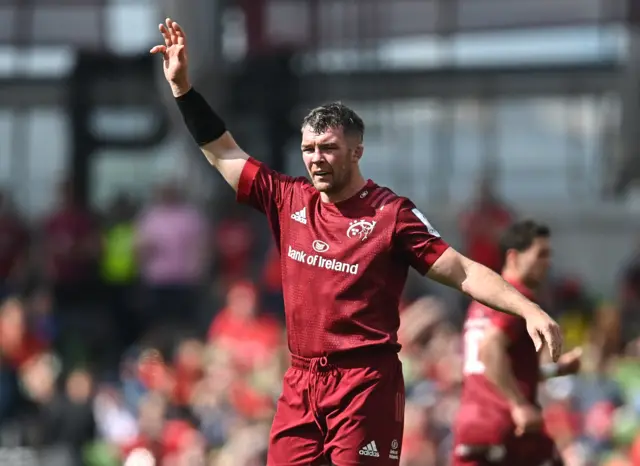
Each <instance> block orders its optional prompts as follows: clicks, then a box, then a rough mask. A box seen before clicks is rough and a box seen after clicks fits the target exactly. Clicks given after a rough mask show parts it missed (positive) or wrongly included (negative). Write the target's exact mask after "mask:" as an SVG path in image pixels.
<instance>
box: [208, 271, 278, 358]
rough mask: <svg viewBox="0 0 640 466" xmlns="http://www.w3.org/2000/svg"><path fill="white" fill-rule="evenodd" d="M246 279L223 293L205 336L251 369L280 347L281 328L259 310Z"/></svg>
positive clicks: (255, 293) (252, 288)
mask: <svg viewBox="0 0 640 466" xmlns="http://www.w3.org/2000/svg"><path fill="white" fill-rule="evenodd" d="M257 300H258V296H257V290H256V288H255V286H254V285H253V284H252V283H250V282H238V283H235V284H233V285H232V286H231V288H230V289H229V291H228V293H227V305H226V307H225V308H224V309H223V310H222V311H221V312H220V313H219V314H218V315H217V316H216V317H215V319H214V320H213V322H212V324H211V327H210V328H209V334H208V340H209V343H210V344H211V345H213V346H214V347H215V348H216V350H218V351H223V352H225V353H227V354H229V355H230V357H231V358H232V359H233V360H234V362H235V363H236V364H238V365H239V367H242V368H247V369H254V368H257V367H260V366H261V365H263V364H266V363H269V362H270V361H271V360H272V359H273V358H274V357H276V354H277V353H276V352H277V350H279V348H280V344H281V342H282V336H283V331H282V329H281V328H280V325H279V324H278V323H277V322H276V321H275V320H274V319H272V318H271V317H269V316H266V315H264V314H261V313H260V311H259V309H258V301H257Z"/></svg>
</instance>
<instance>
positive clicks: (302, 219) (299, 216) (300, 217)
mask: <svg viewBox="0 0 640 466" xmlns="http://www.w3.org/2000/svg"><path fill="white" fill-rule="evenodd" d="M291 218H292V219H294V220H295V221H296V222H299V223H303V224H304V225H306V224H307V208H306V207H303V208H302V210H299V211H298V212H295V213H293V214H291Z"/></svg>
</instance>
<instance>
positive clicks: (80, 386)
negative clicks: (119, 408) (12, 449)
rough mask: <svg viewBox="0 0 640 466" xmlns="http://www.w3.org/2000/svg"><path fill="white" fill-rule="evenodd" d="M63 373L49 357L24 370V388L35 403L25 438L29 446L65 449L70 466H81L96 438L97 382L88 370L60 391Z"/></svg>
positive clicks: (26, 419) (71, 378) (35, 360)
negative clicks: (94, 397)
mask: <svg viewBox="0 0 640 466" xmlns="http://www.w3.org/2000/svg"><path fill="white" fill-rule="evenodd" d="M59 371H60V370H59V363H58V361H57V360H56V359H55V358H54V357H53V356H52V355H47V354H42V355H39V356H36V357H33V358H32V359H30V360H29V362H28V363H27V364H26V365H25V366H24V368H23V369H22V371H21V373H22V383H23V387H24V390H25V392H26V394H27V396H28V398H29V399H30V400H31V403H32V404H31V407H30V408H29V409H27V410H25V411H23V413H22V417H21V420H22V428H23V434H22V435H23V438H24V439H25V440H26V442H27V445H32V446H37V447H41V448H56V447H57V448H62V449H63V450H64V451H66V452H67V455H68V456H69V459H70V460H71V461H72V462H71V463H68V464H69V466H76V465H78V466H81V465H82V464H83V458H82V453H83V449H84V447H85V446H86V445H88V444H89V443H90V442H91V441H92V440H93V439H94V437H95V434H96V431H95V422H94V418H93V411H92V408H91V403H92V401H91V400H92V395H93V380H92V378H91V376H90V375H89V374H88V373H87V372H86V371H84V370H76V371H72V372H71V373H70V375H69V376H68V378H67V380H66V384H65V388H64V391H60V390H58V389H57V388H56V379H57V377H58V374H59Z"/></svg>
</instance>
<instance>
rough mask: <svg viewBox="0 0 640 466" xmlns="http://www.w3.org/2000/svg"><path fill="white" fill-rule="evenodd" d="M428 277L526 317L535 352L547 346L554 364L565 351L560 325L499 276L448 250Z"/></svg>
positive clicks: (503, 309) (437, 261) (496, 306)
mask: <svg viewBox="0 0 640 466" xmlns="http://www.w3.org/2000/svg"><path fill="white" fill-rule="evenodd" d="M427 275H428V276H429V278H432V279H433V280H436V281H437V282H440V283H442V284H444V285H447V286H450V287H452V288H456V289H458V290H460V291H462V292H463V293H465V294H467V295H468V296H470V297H471V298H473V299H474V300H476V301H478V302H480V303H482V304H484V305H485V306H488V307H490V308H493V309H496V310H498V311H501V312H506V313H508V314H513V315H517V316H520V317H523V318H524V319H526V321H527V330H528V332H529V335H530V336H531V339H532V340H533V342H534V344H535V346H536V349H537V350H540V349H541V348H542V346H543V344H544V343H546V344H547V345H549V351H550V353H551V357H552V359H553V360H554V361H556V360H557V359H558V357H559V356H560V352H561V351H562V335H561V333H560V327H559V326H558V324H557V323H556V322H555V321H554V320H553V319H552V318H551V317H549V316H548V315H547V314H546V313H545V312H544V311H543V310H542V309H541V308H540V306H538V305H537V304H535V303H533V302H532V301H530V300H529V299H527V298H526V297H524V296H523V295H522V294H521V293H520V292H519V291H518V290H516V289H515V288H514V287H513V286H511V285H510V284H509V283H507V282H506V281H505V280H504V279H503V278H502V277H501V276H500V275H498V274H497V273H495V272H494V271H492V270H491V269H489V268H488V267H485V266H484V265H481V264H478V263H477V262H474V261H472V260H471V259H469V258H467V257H465V256H463V255H462V254H460V253H459V252H458V251H456V250H455V249H453V248H448V249H447V250H446V251H445V252H444V253H443V254H442V255H441V256H440V257H439V258H438V259H437V260H436V261H435V262H434V264H433V266H432V267H431V268H430V269H429V272H428V274H427Z"/></svg>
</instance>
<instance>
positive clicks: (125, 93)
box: [0, 0, 640, 466]
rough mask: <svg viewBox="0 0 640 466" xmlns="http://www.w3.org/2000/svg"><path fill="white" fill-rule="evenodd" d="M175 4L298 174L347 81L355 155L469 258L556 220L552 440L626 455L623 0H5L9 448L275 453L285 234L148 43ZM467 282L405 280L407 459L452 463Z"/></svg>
mask: <svg viewBox="0 0 640 466" xmlns="http://www.w3.org/2000/svg"><path fill="white" fill-rule="evenodd" d="M166 16H171V17H173V18H174V19H176V20H177V21H179V22H180V23H181V24H182V26H183V27H184V28H185V29H186V31H187V33H188V35H189V39H190V45H191V49H190V59H191V77H192V80H193V82H194V83H195V85H196V86H197V87H198V88H199V90H200V91H201V93H203V94H204V95H205V96H206V97H207V98H208V99H209V100H210V102H212V103H214V104H215V107H216V109H218V110H219V111H220V113H221V114H222V115H224V117H225V119H226V120H227V122H228V126H229V127H230V128H231V129H232V131H233V133H234V135H235V136H236V138H237V139H238V140H239V142H240V143H241V145H242V146H243V147H244V148H245V149H246V150H247V151H248V152H249V153H251V154H252V155H254V156H255V157H256V158H258V159H260V160H263V161H266V162H268V163H269V164H270V165H271V166H272V167H274V168H276V169H278V170H282V171H284V172H287V173H289V174H293V175H298V174H304V167H303V165H302V163H300V154H299V139H298V138H299V121H300V119H301V117H302V116H303V115H304V114H305V113H306V112H307V111H308V109H310V108H311V107H313V106H315V105H317V104H320V103H323V102H325V101H329V100H342V101H343V102H345V103H347V104H349V105H351V106H353V107H354V108H355V109H356V110H357V111H358V112H359V113H360V114H361V115H362V117H363V118H364V120H365V122H366V124H367V132H366V137H365V146H366V151H365V157H364V159H363V169H364V173H365V175H366V176H367V177H370V178H373V179H375V180H376V181H377V182H378V183H380V184H383V185H388V186H389V187H391V188H392V189H394V190H396V191H397V192H398V193H399V194H401V195H405V196H410V197H411V198H412V199H413V200H414V201H415V202H416V204H417V205H418V206H420V208H421V209H422V210H423V211H424V212H426V213H427V215H428V216H429V218H430V220H431V221H432V223H434V224H435V225H436V227H437V228H438V230H439V231H440V232H441V233H442V234H443V236H444V237H445V238H446V239H447V240H448V241H449V242H451V243H452V244H453V245H454V246H455V247H457V248H459V249H460V250H462V251H464V252H465V253H467V254H468V255H470V256H471V257H472V258H474V259H476V260H478V261H480V262H482V263H484V264H486V265H488V266H490V267H492V268H495V269H498V268H499V267H500V258H499V253H498V251H497V238H498V237H499V235H500V232H501V231H502V230H503V229H504V228H505V227H506V226H507V225H508V224H509V223H510V222H512V221H513V220H514V219H516V218H520V217H523V216H531V217H534V218H536V219H538V220H540V221H542V222H546V223H548V224H549V226H550V227H551V230H552V235H553V245H554V248H555V252H554V262H555V265H554V271H553V275H552V277H551V279H550V280H549V283H548V285H547V287H546V289H545V293H544V301H543V303H544V305H545V307H546V309H548V310H549V311H550V312H551V313H552V314H553V315H554V316H556V317H557V318H558V319H559V321H560V322H561V324H562V326H563V329H564V331H565V334H566V341H567V344H568V346H569V347H571V346H575V345H584V346H585V348H586V357H585V364H584V366H585V367H584V369H585V370H584V373H583V374H581V375H580V376H578V377H569V378H561V379H556V380H554V381H552V382H549V383H546V384H545V386H544V390H543V402H544V406H545V413H546V414H545V416H546V418H547V423H548V428H549V429H550V430H551V432H552V433H553V435H554V437H555V438H556V440H557V442H558V444H559V446H560V448H561V450H562V453H563V455H564V456H565V459H566V462H567V464H568V465H571V466H574V465H575V466H591V465H594V466H595V465H607V466H613V465H616V466H629V465H640V435H639V433H640V365H639V363H638V361H639V359H638V357H639V356H640V339H639V338H638V337H639V335H640V155H639V152H640V133H639V132H637V127H638V125H639V124H640V34H639V33H638V26H639V25H640V4H639V3H638V2H637V1H635V0H235V1H234V0H164V1H153V0H29V1H21V0H2V1H1V2H0V299H1V301H0V465H4V464H7V465H26V466H39V465H45V464H46V465H50V466H58V465H60V466H76V465H88V466H111V465H120V464H128V465H142V466H147V465H153V464H154V461H157V462H156V463H155V464H162V465H168V466H195V465H199V464H206V465H220V466H228V465H229V466H259V465H264V464H265V447H266V440H267V435H268V430H269V424H270V420H271V418H272V416H273V407H274V401H275V399H276V398H277V396H278V394H279V391H280V384H281V376H282V373H283V371H284V370H285V368H286V367H287V365H288V356H287V351H286V345H285V339H284V328H283V310H282V298H281V289H280V277H279V263H278V257H277V254H276V252H275V250H274V248H273V243H272V240H271V238H270V236H269V234H268V231H267V228H266V226H267V225H266V221H265V220H264V219H263V218H262V217H261V216H259V215H256V214H255V213H253V212H251V211H249V210H247V209H244V208H240V207H238V206H237V205H235V203H234V199H233V193H232V191H231V190H230V189H229V188H228V187H227V186H226V185H224V183H223V181H222V178H221V177H220V176H219V175H218V174H217V173H215V171H214V170H213V169H211V168H209V167H208V165H207V164H206V162H205V160H204V158H203V157H201V156H200V154H199V152H198V150H197V148H196V147H195V145H194V144H193V143H192V141H191V139H190V138H189V136H188V135H187V133H186V131H185V129H184V128H183V125H182V122H181V118H180V116H179V115H177V114H176V109H175V106H174V105H173V103H172V99H171V96H170V93H169V92H168V88H167V86H166V84H165V83H164V79H163V76H162V72H161V68H160V66H159V62H158V61H157V60H152V59H151V58H150V57H149V56H148V55H147V52H148V50H149V48H150V46H152V45H154V44H155V43H156V42H157V41H158V39H159V35H158V33H157V24H158V23H159V22H161V21H162V20H163V19H164V18H165V17H166ZM466 304H467V303H466V302H464V301H463V300H461V299H460V297H459V296H458V295H456V294H454V293H451V292H448V291H447V290H445V289H443V288H442V287H439V286H435V285H433V284H430V283H428V282H426V281H425V280H422V279H420V278H419V277H415V276H412V277H411V280H410V281H409V283H408V285H407V289H406V293H405V303H404V307H403V311H402V321H403V326H402V328H401V331H400V338H401V340H402V342H403V343H404V349H403V351H402V359H403V361H404V367H405V372H406V374H405V375H406V379H407V387H408V397H407V401H408V404H407V413H406V432H405V439H404V447H403V458H402V460H401V462H400V463H401V465H402V466H421V465H424V466H432V465H433V466H440V465H442V466H446V465H447V464H448V461H447V457H448V453H449V446H450V443H451V437H450V425H451V420H452V416H453V414H454V413H455V410H456V407H457V400H458V393H459V388H460V370H459V368H460V350H461V346H460V334H459V330H460V323H461V321H462V318H463V317H464V311H465V306H466ZM154 458H155V460H154Z"/></svg>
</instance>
